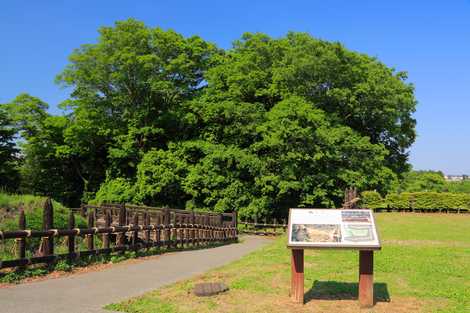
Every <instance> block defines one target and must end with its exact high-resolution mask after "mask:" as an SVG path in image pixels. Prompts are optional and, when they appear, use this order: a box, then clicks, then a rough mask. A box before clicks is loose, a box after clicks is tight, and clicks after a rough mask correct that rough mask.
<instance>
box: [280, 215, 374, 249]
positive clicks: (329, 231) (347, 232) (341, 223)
mask: <svg viewBox="0 0 470 313" xmlns="http://www.w3.org/2000/svg"><path fill="white" fill-rule="evenodd" d="M288 246H289V247H291V248H295V247H298V248H351V249H363V250H378V249H380V240H379V237H378V235H377V230H376V228H375V220H374V215H373V214H372V211H371V210H337V209H290V211H289V243H288Z"/></svg>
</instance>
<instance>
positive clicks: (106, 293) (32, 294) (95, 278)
mask: <svg viewBox="0 0 470 313" xmlns="http://www.w3.org/2000/svg"><path fill="white" fill-rule="evenodd" d="M269 242H270V240H269V239H265V238H261V237H252V236H247V237H243V239H242V242H241V243H237V244H231V245H226V246H221V247H217V248H211V249H202V250H194V251H181V252H172V253H168V254H163V255H161V256H160V257H158V258H155V259H150V260H144V261H142V262H138V263H135V264H117V265H115V266H112V267H110V268H109V269H106V270H103V271H97V272H89V273H85V274H76V275H71V276H68V277H62V278H57V279H49V280H44V281H39V282H33V283H27V284H22V285H17V286H14V287H11V288H6V289H0V312H1V313H88V312H90V313H105V312H106V313H110V311H106V310H103V309H102V307H103V306H104V305H106V304H109V303H114V302H118V301H122V300H125V299H127V298H130V297H134V296H138V295H141V294H143V293H145V292H147V291H150V290H153V289H156V288H159V287H162V286H165V285H168V284H171V283H174V282H176V281H179V280H183V279H187V278H190V277H192V276H195V275H198V274H202V273H204V272H206V271H208V270H210V269H213V268H216V267H218V266H222V265H224V264H226V263H229V262H231V261H234V260H236V259H239V258H240V257H242V256H243V255H245V254H247V253H249V252H251V251H254V250H256V249H258V248H260V247H262V246H264V245H265V244H267V243H269Z"/></svg>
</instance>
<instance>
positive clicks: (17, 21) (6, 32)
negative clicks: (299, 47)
mask: <svg viewBox="0 0 470 313" xmlns="http://www.w3.org/2000/svg"><path fill="white" fill-rule="evenodd" d="M129 17H133V18H136V19H139V20H142V21H144V22H145V23H146V24H147V25H149V26H160V27H162V28H165V29H167V28H172V29H174V30H176V31H178V32H180V33H182V34H184V35H199V36H201V37H203V38H204V39H206V40H209V41H212V42H214V43H216V44H218V45H219V46H220V47H223V48H229V47H230V46H231V42H232V41H233V40H235V39H237V38H239V37H240V35H241V34H242V33H243V32H247V31H250V32H264V33H267V34H269V35H271V36H274V37H277V36H283V35H284V34H285V33H286V32H287V31H290V30H293V31H302V32H309V33H310V34H312V35H313V36H316V37H320V38H323V39H327V40H332V41H340V42H342V43H344V44H345V45H346V46H347V47H348V48H350V49H353V50H357V51H361V52H365V53H368V54H369V55H373V56H377V57H378V58H379V59H380V60H382V61H383V62H384V63H386V64H387V65H389V66H392V67H395V68H396V69H398V70H405V71H407V72H408V73H409V81H410V82H412V83H414V84H415V86H416V97H417V99H418V101H419V104H418V109H417V112H416V114H415V117H416V119H417V120H418V127H417V130H418V139H417V141H416V143H415V144H414V145H413V147H412V148H411V158H410V160H411V163H412V164H413V166H414V167H415V168H416V169H437V170H442V171H444V172H445V173H449V174H459V173H467V174H470V143H469V139H470V0H455V1H452V0H451V1H432V0H431V1H429V0H428V1H404V0H388V1H378V0H374V1H360V0H357V1H350V0H344V1H336V0H328V1H324V0H321V1H320V0H316V1H314V0H310V1H285V0H283V1H275V0H271V1H257V0H251V1H244V0H243V1H242V0H238V1H207V0H206V1H189V0H188V1H176V0H174V1H151V0H145V1H144V0H134V1H121V0H114V1H105V0H100V1H96V0H95V1H89V0H87V1H84V0H81V1H52V0H45V1H32V0H30V1H3V3H2V5H1V7H0V32H1V37H0V40H1V41H0V102H7V101H9V100H11V99H13V98H14V97H15V96H16V95H17V94H18V93H20V92H28V93H30V94H32V95H34V96H37V97H40V98H42V99H43V100H45V101H46V102H48V103H49V104H50V105H51V111H52V112H54V113H57V114H59V113H60V111H59V110H58V109H57V107H56V105H57V104H58V103H60V102H61V101H62V100H64V99H65V98H66V97H67V90H62V89H60V88H59V86H57V85H55V84H54V78H55V76H56V75H57V74H58V73H59V72H60V71H61V70H62V69H63V68H64V66H65V65H66V64H67V57H68V55H69V54H70V53H71V51H72V50H73V49H74V48H77V47H79V46H80V45H81V44H84V43H92V42H94V41H96V38H97V29H98V28H99V27H100V26H103V25H108V26H109V25H112V24H113V23H114V21H116V20H122V19H127V18H129Z"/></svg>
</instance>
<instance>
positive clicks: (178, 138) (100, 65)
mask: <svg viewBox="0 0 470 313" xmlns="http://www.w3.org/2000/svg"><path fill="white" fill-rule="evenodd" d="M99 33H100V35H99V38H98V40H97V42H96V43H94V44H87V45H83V46H82V47H80V48H79V49H77V50H75V51H74V52H73V53H72V55H71V56H70V64H69V65H68V66H67V68H66V69H65V70H64V71H63V72H62V73H61V74H60V75H59V76H58V82H60V83H61V84H64V85H66V86H68V87H70V88H71V89H72V93H71V97H70V99H68V100H67V101H65V102H64V103H63V104H62V106H63V108H65V109H66V112H68V113H67V115H65V116H60V117H57V116H50V115H49V114H47V111H46V108H45V105H44V104H43V103H42V102H40V100H39V99H32V98H27V97H26V98H25V99H17V100H16V103H14V104H15V105H18V104H22V105H20V106H18V108H19V109H13V108H12V112H13V113H12V114H13V116H20V117H21V118H16V121H17V123H18V126H19V128H20V129H21V130H22V132H21V134H22V138H24V140H25V144H24V146H23V153H24V155H25V166H24V169H25V176H26V177H29V176H27V175H30V176H31V178H30V179H28V181H30V182H35V184H36V182H38V183H39V186H44V185H46V184H45V183H44V182H41V181H40V180H39V178H38V177H39V176H40V175H44V174H45V175H47V176H49V177H50V178H54V179H56V181H57V182H58V184H62V185H67V186H70V188H72V189H73V190H75V191H76V194H78V195H79V196H78V199H80V197H81V199H82V200H88V199H91V198H92V197H93V196H94V194H95V192H96V191H98V192H97V193H96V201H132V202H142V203H145V204H153V205H168V206H173V207H179V208H184V207H186V208H194V209H211V210H216V211H219V212H221V211H229V210H234V209H235V210H239V211H240V212H241V213H242V214H244V215H253V214H258V215H269V214H275V215H279V216H281V215H285V214H286V212H287V211H286V210H287V208H288V207H293V206H333V205H339V204H340V202H341V199H342V192H343V190H344V188H345V187H347V186H356V187H358V188H359V189H363V190H365V189H376V190H379V191H381V192H386V191H387V190H389V189H391V188H392V187H391V186H392V185H395V184H396V183H397V179H398V177H400V176H401V175H402V174H403V173H405V172H406V171H407V170H408V164H407V149H408V148H409V147H410V145H411V144H412V143H413V141H414V139H415V120H414V119H413V116H412V114H413V112H414V110H415V105H416V101H415V98H414V94H413V86H412V85H411V84H409V83H407V81H406V74H405V73H403V72H396V71H395V70H393V69H391V68H389V67H387V66H385V65H384V64H383V63H381V62H380V61H379V60H377V59H376V58H372V57H369V56H367V55H364V54H360V53H357V52H353V51H350V50H348V49H346V48H345V47H343V46H342V45H341V44H339V43H331V42H326V41H322V40H318V39H315V38H313V37H312V36H310V35H308V34H305V33H289V34H288V35H287V36H285V37H281V38H277V39H273V38H270V37H269V36H267V35H264V34H245V35H244V36H243V37H242V38H241V39H240V40H238V41H236V42H235V43H234V45H233V48H232V49H228V50H225V51H224V50H221V49H218V48H216V47H215V46H214V45H213V44H210V43H208V42H206V41H204V40H202V39H201V38H199V37H188V38H185V37H183V36H182V35H180V34H177V33H176V32H174V31H171V30H169V31H165V30H162V29H160V28H149V27H147V26H145V25H144V24H143V23H141V22H138V21H135V20H132V19H131V20H127V21H121V22H117V23H116V24H115V25H114V26H113V27H103V28H101V29H100V31H99ZM19 100H21V101H19ZM28 103H29V105H27V104H28ZM32 104H34V105H32ZM15 110H16V111H18V110H20V111H18V112H17V113H15ZM21 112H23V113H21ZM20 113H21V114H20ZM26 113H27V114H26ZM15 114H16V115H15ZM38 130H40V131H38ZM54 175H57V176H54ZM59 175H60V177H58V176H59ZM35 179H36V180H35ZM52 187H53V188H54V189H57V190H58V191H57V192H58V193H62V194H63V195H65V194H68V192H69V189H66V188H64V187H63V186H62V187H60V186H55V185H53V184H51V185H50V187H48V188H52ZM31 188H36V189H39V188H42V187H31ZM61 188H62V189H61ZM40 192H41V193H45V192H48V191H47V190H40ZM76 199H77V198H76ZM69 200H70V201H72V199H71V198H70V199H69ZM73 201H76V200H73ZM73 201H72V202H73Z"/></svg>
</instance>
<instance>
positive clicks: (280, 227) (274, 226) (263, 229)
mask: <svg viewBox="0 0 470 313" xmlns="http://www.w3.org/2000/svg"><path fill="white" fill-rule="evenodd" d="M238 230H239V231H240V232H241V233H245V234H251V235H261V236H277V235H282V234H284V233H285V232H286V230H287V222H286V220H282V223H280V224H279V223H278V221H277V219H275V218H274V219H272V220H271V221H269V222H268V220H267V219H264V221H263V223H259V222H258V219H257V218H256V217H255V218H253V220H252V221H249V220H243V221H241V222H240V225H239V228H238Z"/></svg>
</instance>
